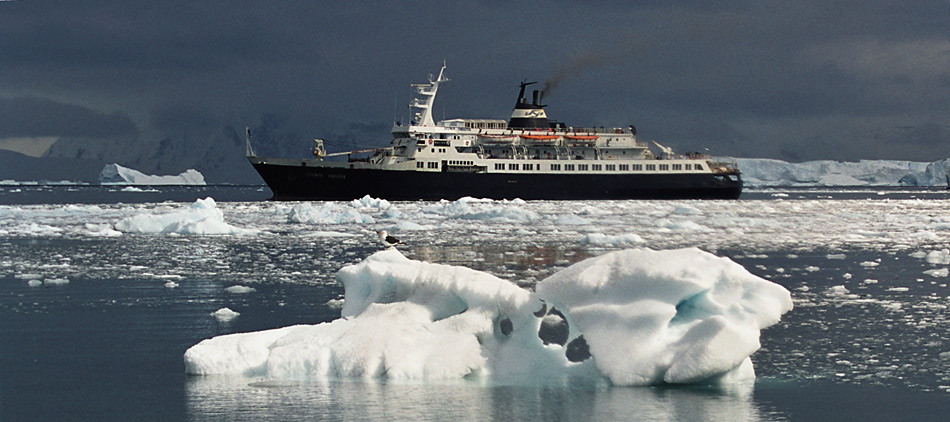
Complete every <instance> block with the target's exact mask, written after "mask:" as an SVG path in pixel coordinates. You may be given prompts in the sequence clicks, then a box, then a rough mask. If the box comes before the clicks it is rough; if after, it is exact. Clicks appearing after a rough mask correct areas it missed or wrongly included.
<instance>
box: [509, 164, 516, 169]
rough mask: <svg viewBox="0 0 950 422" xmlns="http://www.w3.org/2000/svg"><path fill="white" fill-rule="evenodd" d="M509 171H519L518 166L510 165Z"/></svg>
mask: <svg viewBox="0 0 950 422" xmlns="http://www.w3.org/2000/svg"><path fill="white" fill-rule="evenodd" d="M508 170H518V165H517V164H508Z"/></svg>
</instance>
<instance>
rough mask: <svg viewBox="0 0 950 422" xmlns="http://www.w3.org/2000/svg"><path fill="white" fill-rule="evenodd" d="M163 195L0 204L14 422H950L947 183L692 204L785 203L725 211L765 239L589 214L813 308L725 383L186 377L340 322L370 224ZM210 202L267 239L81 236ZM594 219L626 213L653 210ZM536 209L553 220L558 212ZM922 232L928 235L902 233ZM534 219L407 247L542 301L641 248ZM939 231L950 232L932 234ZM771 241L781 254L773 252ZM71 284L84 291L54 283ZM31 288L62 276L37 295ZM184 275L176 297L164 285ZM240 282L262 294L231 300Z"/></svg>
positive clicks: (39, 197)
mask: <svg viewBox="0 0 950 422" xmlns="http://www.w3.org/2000/svg"><path fill="white" fill-rule="evenodd" d="M16 189H20V191H19V192H14V190H16ZM110 189H111V190H110ZM156 190H158V192H149V193H136V192H121V191H119V190H118V188H109V189H105V188H99V187H85V188H84V187H70V186H59V187H42V186H37V187H24V186H16V187H11V186H3V187H0V191H2V192H0V204H6V208H2V209H0V420H3V421H6V420H265V419H269V420H293V419H298V420H299V419H306V420H347V421H350V420H629V419H634V420H638V419H639V420H730V421H731V420H816V419H818V420H820V419H824V420H838V419H855V420H858V419H860V420H944V419H945V417H946V414H948V412H950V353H948V352H950V338H948V335H947V333H948V332H950V310H948V309H950V290H948V288H947V285H946V283H947V280H948V279H947V278H945V277H939V275H938V276H930V275H927V274H925V271H929V270H933V269H941V268H946V265H941V264H933V263H928V262H926V261H925V260H923V259H920V258H915V257H913V256H911V254H912V253H914V252H916V251H921V250H923V251H933V250H939V249H941V248H942V247H944V248H945V247H948V245H947V244H946V243H945V241H944V239H946V237H943V236H942V235H944V234H947V231H950V225H948V226H947V227H946V228H944V226H943V224H944V220H942V219H941V214H940V212H941V211H944V212H945V211H950V206H948V205H950V202H947V194H946V193H945V192H943V191H937V190H917V191H907V190H894V189H887V190H880V189H877V190H761V191H753V192H750V194H748V195H747V196H746V197H744V199H743V200H740V201H737V202H722V203H719V204H710V205H706V204H705V203H690V204H691V205H690V207H693V208H696V209H698V210H699V212H700V214H698V215H694V214H695V213H685V214H684V215H686V216H687V217H688V218H690V219H693V220H691V221H712V220H717V221H719V220H723V219H724V217H722V215H721V214H720V212H721V211H720V209H726V208H744V209H752V208H750V207H753V208H754V207H759V208H755V210H759V209H761V210H766V209H773V210H778V212H776V215H777V216H769V217H761V218H758V219H757V217H755V216H751V217H746V216H743V215H739V214H728V215H729V216H730V218H732V219H733V220H729V222H728V223H723V227H728V226H729V225H733V224H737V223H736V221H741V222H743V224H746V225H748V226H750V227H757V228H759V229H757V230H760V231H763V232H764V233H765V234H764V238H765V239H766V240H765V241H763V240H756V239H759V238H757V237H756V236H757V234H755V233H749V232H746V233H741V234H734V233H732V232H731V231H729V230H728V229H721V228H719V226H715V225H712V224H711V223H710V224H709V226H710V227H712V228H711V229H710V230H711V231H704V230H697V231H695V232H687V233H680V234H675V236H674V235H671V234H670V232H668V231H663V230H659V231H657V232H656V234H655V235H654V234H651V232H648V231H646V230H645V229H644V230H640V229H637V226H638V224H639V223H638V221H639V220H623V219H620V218H619V217H617V216H616V215H612V216H607V217H590V215H589V214H584V213H580V214H578V215H583V216H586V218H588V219H591V221H590V222H587V223H583V224H579V225H578V226H576V227H575V228H574V229H573V230H576V231H577V232H583V231H585V230H596V229H597V228H598V227H603V226H604V225H606V224H608V223H609V224H619V225H622V226H623V227H625V228H627V230H625V231H627V232H632V231H639V232H640V233H642V235H643V236H644V238H645V239H646V246H651V247H677V246H700V247H704V248H708V249H714V250H715V251H716V253H717V254H719V255H724V256H729V257H731V258H733V259H734V260H735V261H737V262H739V263H741V264H742V265H744V266H745V267H746V268H747V269H749V270H750V271H751V272H753V273H754V274H757V275H759V276H761V277H764V278H767V279H770V280H772V281H775V282H777V283H779V284H782V285H783V286H785V287H786V288H788V289H789V290H790V291H792V294H793V297H794V298H795V306H796V308H795V309H794V310H793V311H792V312H790V313H789V314H786V315H785V316H784V318H783V320H782V322H781V323H780V324H778V325H776V326H773V327H771V328H768V329H766V330H765V331H764V332H763V334H762V346H763V347H762V349H761V350H760V351H758V352H757V353H756V354H755V355H753V361H754V362H755V367H756V372H757V374H758V378H757V380H756V382H755V384H754V385H749V386H737V387H735V388H726V389H722V388H711V387H676V388H673V387H652V388H616V387H610V386H606V385H603V384H591V383H590V382H580V381H578V382H571V380H566V381H565V380H558V381H548V382H545V381H537V382H524V383H515V384H505V385H497V384H492V383H490V382H488V381H459V382H446V383H438V384H432V383H393V382H386V381H378V382H376V381H372V382H367V381H355V380H333V381H329V382H312V383H281V382H256V380H250V381H249V380H248V379H246V378H240V379H234V378H227V377H189V376H186V375H185V374H184V364H183V362H182V355H183V353H184V351H185V349H187V348H188V347H190V346H192V345H194V344H196V343H197V342H199V341H201V340H202V339H205V338H208V337H212V336H216V335H221V334H226V333H233V332H246V331H256V330H262V329H268V328H276V327H283V326H287V325H292V324H301V323H302V324H314V323H319V322H324V321H329V320H332V319H334V318H336V317H337V316H338V315H339V310H338V309H335V308H334V307H332V306H330V305H328V304H327V302H328V301H329V300H331V299H336V298H339V297H341V296H342V294H343V290H342V287H341V286H339V285H337V284H336V283H335V282H334V281H333V273H334V272H335V271H336V270H337V269H339V267H340V266H342V265H345V264H348V263H352V262H356V261H358V260H359V259H361V258H363V257H365V256H367V255H369V254H370V253H372V252H373V251H374V250H375V246H373V245H372V244H371V243H369V242H367V241H366V238H365V236H364V237H359V236H356V237H344V238H341V237H333V236H326V235H324V233H325V232H327V231H339V232H343V233H347V232H348V233H353V232H359V230H360V228H359V227H355V226H352V225H344V226H336V225H320V226H316V227H311V226H303V227H302V226H300V225H293V224H288V223H287V222H286V221H285V218H284V217H283V214H281V212H282V210H283V208H281V207H282V206H283V205H281V204H274V203H264V204H261V203H259V202H254V201H259V200H261V199H265V198H266V197H268V196H269V192H267V191H266V189H260V188H258V187H201V188H156ZM90 192H92V193H90ZM18 194H22V195H18ZM72 195H75V198H73V197H72ZM138 195H149V196H147V197H144V196H138ZM205 196H212V197H214V198H215V199H216V200H218V201H219V202H224V201H229V200H230V201H251V202H234V203H229V204H221V208H222V209H223V210H224V212H225V215H226V217H227V218H228V219H229V221H232V222H234V223H235V224H237V225H240V226H242V227H258V228H262V229H264V230H267V232H268V233H270V234H268V235H261V236H250V237H241V236H203V237H202V236H167V235H128V234H126V235H122V236H116V237H96V236H88V235H84V234H82V231H83V230H84V229H83V227H84V225H85V224H89V223H100V222H109V221H113V222H114V221H115V220H118V219H119V218H120V217H121V216H124V215H128V214H129V213H134V212H136V211H135V210H138V209H140V208H136V207H144V208H142V209H145V210H152V212H158V211H162V210H165V209H166V208H167V207H173V206H176V205H175V204H172V205H169V204H162V203H163V201H165V200H172V201H180V202H184V203H185V204H187V203H188V202H192V201H194V199H196V198H199V197H205ZM76 198H80V199H76ZM90 198H91V199H90ZM44 204H46V205H44ZM59 204H96V205H95V206H94V207H85V208H83V207H78V208H77V207H70V206H69V205H59ZM122 204H139V205H122ZM655 204H656V206H657V207H661V208H662V207H666V206H667V204H666V203H663V202H658V203H655ZM554 205H555V206H551V207H550V208H563V207H564V205H562V204H554ZM414 206H416V205H415V204H406V205H404V209H412V207H414ZM420 206H421V205H420ZM568 206H574V205H568ZM584 206H585V207H586V206H595V207H600V208H601V209H605V210H611V209H617V210H618V212H617V213H616V214H621V213H620V212H619V211H623V210H625V209H621V208H623V207H627V206H632V207H641V206H643V205H642V204H633V205H631V204H626V203H620V202H613V203H610V204H608V205H605V204H598V203H589V204H585V205H584ZM651 206H652V205H651ZM523 207H525V208H527V209H531V210H535V211H537V212H538V213H541V214H543V213H545V212H549V211H547V210H548V209H549V208H547V204H543V203H542V204H535V203H528V204H526V205H524V206H523ZM668 207H669V208H671V209H674V210H676V209H681V208H682V207H681V205H679V204H672V205H669V206H668ZM677 207H680V208H677ZM786 207H787V208H786ZM802 207H805V208H806V209H805V210H804V211H803V212H805V213H808V214H809V215H811V213H815V217H814V218H815V221H819V222H823V223H821V224H830V223H827V221H835V218H837V217H836V216H838V215H840V218H841V221H842V222H843V223H842V224H856V226H854V227H852V228H848V229H847V231H846V233H845V235H847V236H853V237H855V238H854V239H852V240H851V241H848V242H843V243H834V241H833V238H838V237H841V235H838V234H832V235H829V237H828V238H821V239H818V240H814V237H815V236H816V235H813V234H809V232H808V229H807V228H805V227H802V229H801V231H802V233H801V234H800V235H799V234H796V230H794V227H796V225H799V224H800V223H799V222H798V221H797V220H793V219H791V218H792V217H787V216H788V215H791V214H790V213H793V212H795V211H794V210H800V209H801V208H802ZM874 207H881V210H876V211H874V213H872V214H869V215H878V214H882V215H880V216H879V219H880V220H881V221H880V222H878V221H870V220H874V218H871V217H868V215H860V213H861V212H862V210H864V209H868V208H874ZM638 209H639V208H638ZM156 210H157V211H156ZM815 210H823V211H820V212H818V211H815ZM730 212H731V211H730ZM756 212H759V211H756ZM762 212H766V211H762ZM820 213H825V214H821V215H819V214H820ZM888 213H893V216H890V217H889V215H891V214H888ZM900 213H903V214H900ZM908 213H910V214H912V216H911V217H913V219H912V220H909V221H903V220H901V221H898V222H896V223H894V224H890V223H889V221H890V219H891V218H898V217H900V218H911V217H908ZM676 215H678V214H677V213H675V212H673V213H669V216H667V218H671V219H674V220H675V218H674V217H675V216H676ZM4 216H6V217H4ZM671 216H672V217H671ZM687 217H684V218H687ZM4 218H6V219H4ZM674 222H675V221H674ZM31 224H33V225H34V226H31ZM453 224H458V225H453ZM904 226H906V227H911V228H912V229H908V230H911V231H912V233H911V234H910V235H907V236H905V235H904V234H903V233H901V229H900V227H904ZM427 227H428V226H427ZM517 227H518V224H496V223H485V222H477V221H476V222H468V221H465V222H459V223H455V222H452V223H440V225H436V224H435V223H432V228H431V229H430V230H419V231H412V232H405V233H404V236H403V237H404V239H408V240H410V242H409V246H407V247H406V248H405V250H404V253H405V254H406V255H407V256H409V257H410V258H414V259H425V260H430V261H437V262H444V263H452V264H456V265H466V266H470V267H473V268H476V269H479V270H484V271H489V272H492V273H495V274H496V275H499V276H502V277H504V278H506V279H509V280H513V281H516V282H518V283H519V284H521V285H524V286H526V287H530V286H532V285H533V284H534V283H535V282H536V281H537V280H540V279H542V278H544V277H546V276H547V275H548V274H550V273H552V272H553V271H555V270H557V269H560V268H563V267H564V266H566V265H569V264H570V263H572V262H576V261H579V260H581V259H583V258H585V257H587V256H591V255H597V254H600V253H603V252H604V251H606V250H611V249H617V248H620V247H623V246H618V245H591V244H585V243H583V242H570V241H566V239H573V237H571V236H573V234H570V233H568V230H562V231H560V232H558V233H557V234H556V235H554V236H552V235H551V232H550V230H548V231H543V232H540V231H539V232H537V233H534V232H532V233H516V229H517ZM789 227H792V228H791V229H790V228H789ZM892 227H896V228H892ZM57 230H58V231H57ZM830 230H831V228H830V227H829V228H828V229H823V228H819V229H818V230H816V232H828V231H830ZM364 231H368V230H364ZM924 232H927V233H930V232H932V233H933V234H935V235H936V236H937V237H932V236H929V235H925V234H919V235H918V234H917V233H924ZM451 233H455V234H456V235H455V236H452V235H448V234H451ZM459 233H467V234H466V235H459ZM674 233H678V232H674ZM881 233H884V234H881ZM730 236H733V237H730ZM806 237H808V238H812V240H809V239H806ZM436 238H438V239H436ZM770 238H775V239H784V240H782V241H780V242H776V243H774V244H772V245H770V244H769V242H768V241H767V240H768V239H770ZM743 239H748V242H749V243H748V244H744V243H743ZM869 239H870V240H869ZM915 239H918V240H915ZM717 242H718V243H717ZM59 278H65V279H68V283H59V284H57V283H56V282H55V280H56V279H59ZM31 279H38V280H54V281H53V282H50V283H46V284H43V285H41V286H37V287H32V286H29V285H28V281H29V280H31ZM168 281H174V282H175V283H177V284H178V287H175V288H168V287H165V283H166V282H168ZM238 284H239V285H246V286H251V287H253V288H254V289H256V291H254V292H251V293H244V294H235V293H228V292H227V291H226V290H225V287H228V286H233V285H238ZM839 286H840V287H839ZM222 307H229V308H231V309H234V310H236V311H238V312H240V313H241V315H240V316H239V317H238V318H236V319H234V320H232V321H230V322H227V323H222V322H219V321H217V320H215V319H214V318H212V317H210V315H209V314H210V313H211V312H213V311H215V310H217V309H220V308H222Z"/></svg>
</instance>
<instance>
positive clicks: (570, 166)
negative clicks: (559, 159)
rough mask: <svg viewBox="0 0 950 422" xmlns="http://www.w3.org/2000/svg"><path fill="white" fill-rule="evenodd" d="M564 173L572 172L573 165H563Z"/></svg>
mask: <svg viewBox="0 0 950 422" xmlns="http://www.w3.org/2000/svg"><path fill="white" fill-rule="evenodd" d="M564 171H574V165H573V164H565V165H564Z"/></svg>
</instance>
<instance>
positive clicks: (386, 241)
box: [376, 230, 402, 248]
mask: <svg viewBox="0 0 950 422" xmlns="http://www.w3.org/2000/svg"><path fill="white" fill-rule="evenodd" d="M376 234H378V235H379V243H382V244H383V245H385V246H386V247H387V248H391V247H393V246H396V245H401V244H402V241H401V240H399V239H396V238H395V237H392V236H390V235H389V234H387V233H386V230H379V231H377V232H376Z"/></svg>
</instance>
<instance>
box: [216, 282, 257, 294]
mask: <svg viewBox="0 0 950 422" xmlns="http://www.w3.org/2000/svg"><path fill="white" fill-rule="evenodd" d="M224 290H225V291H227V292H228V293H235V294H242V293H254V292H256V291H257V289H255V288H253V287H247V286H242V285H240V284H238V285H234V286H231V287H228V288H226V289H224Z"/></svg>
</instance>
